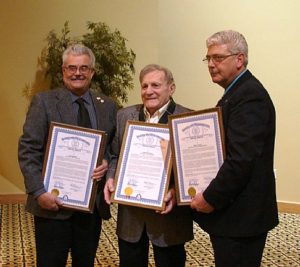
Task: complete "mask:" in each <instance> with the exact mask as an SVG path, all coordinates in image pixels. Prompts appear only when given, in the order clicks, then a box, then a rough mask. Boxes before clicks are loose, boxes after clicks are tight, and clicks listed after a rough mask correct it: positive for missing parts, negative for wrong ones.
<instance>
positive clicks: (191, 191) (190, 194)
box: [188, 187, 196, 197]
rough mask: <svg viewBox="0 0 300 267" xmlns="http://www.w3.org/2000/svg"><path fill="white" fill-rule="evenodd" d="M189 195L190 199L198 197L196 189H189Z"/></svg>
mask: <svg viewBox="0 0 300 267" xmlns="http://www.w3.org/2000/svg"><path fill="white" fill-rule="evenodd" d="M188 194H189V196H190V197H194V196H195V195H196V189H195V188H194V187H190V188H189V189H188Z"/></svg>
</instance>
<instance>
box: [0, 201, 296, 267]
mask: <svg viewBox="0 0 300 267" xmlns="http://www.w3.org/2000/svg"><path fill="white" fill-rule="evenodd" d="M0 207H1V210H0V238H1V240H0V242H1V243H0V266H3V267H7V266H23V267H24V266H26V267H32V266H35V243H34V233H33V220H32V216H31V215H30V214H29V213H26V212H25V211H24V206H23V205H22V204H2V205H0ZM112 214H113V218H112V219H110V220H109V221H105V222H104V225H103V230H102V233H101V238H100V245H99V248H98V251H97V258H96V259H95V266H112V267H114V266H118V245H117V239H116V235H115V225H116V206H115V205H113V206H112ZM194 232H195V239H194V240H193V241H191V242H189V243H187V244H186V250H187V263H186V266H187V267H188V266H194V267H196V266H205V267H210V266H212V267H213V266H214V261H213V255H212V248H211V245H210V242H209V239H208V236H207V234H206V233H204V232H203V231H202V230H201V229H200V228H199V227H198V226H197V225H195V226H194ZM67 266H71V260H70V259H69V260H68V265H67ZM149 266H155V264H154V261H153V254H152V250H151V252H150V263H149ZM261 266H263V267H265V266H272V267H273V266H282V267H293V266H300V214H289V213H281V214H280V224H279V226H278V227H276V228H275V229H274V230H273V231H271V232H270V233H269V236H268V240H267V244H266V248H265V251H264V256H263V261H262V265H261Z"/></svg>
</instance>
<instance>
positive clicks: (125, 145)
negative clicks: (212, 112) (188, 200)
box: [112, 121, 171, 210]
mask: <svg viewBox="0 0 300 267" xmlns="http://www.w3.org/2000/svg"><path fill="white" fill-rule="evenodd" d="M137 130H138V131H142V132H143V131H144V132H145V133H149V132H150V133H164V134H165V133H167V134H169V128H168V126H167V125H163V124H153V123H145V122H139V121H127V124H126V130H125V133H126V134H124V137H123V142H122V149H121V153H120V156H119V162H118V168H117V172H116V180H117V186H116V189H117V190H116V191H115V192H114V194H113V195H112V201H113V202H116V203H122V204H127V205H133V206H141V207H144V208H150V209H155V210H163V209H164V202H163V199H164V196H165V193H166V191H167V189H168V184H169V178H170V169H171V145H170V142H168V148H167V153H166V158H165V162H164V165H165V166H167V168H164V170H163V172H162V173H161V177H160V178H161V184H160V189H159V195H158V199H155V200H151V199H146V198H137V197H136V196H130V197H128V196H126V195H125V194H122V192H121V189H122V184H123V181H124V175H125V172H126V166H127V162H128V158H129V153H130V143H131V142H132V138H133V134H134V131H137ZM168 141H169V140H168Z"/></svg>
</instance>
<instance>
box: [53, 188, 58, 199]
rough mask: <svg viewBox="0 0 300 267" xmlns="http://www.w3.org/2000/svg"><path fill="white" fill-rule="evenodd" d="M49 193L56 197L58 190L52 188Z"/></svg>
mask: <svg viewBox="0 0 300 267" xmlns="http://www.w3.org/2000/svg"><path fill="white" fill-rule="evenodd" d="M51 195H53V196H55V197H58V196H59V190H58V189H56V188H53V189H52V190H51Z"/></svg>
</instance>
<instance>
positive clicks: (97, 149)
mask: <svg viewBox="0 0 300 267" xmlns="http://www.w3.org/2000/svg"><path fill="white" fill-rule="evenodd" d="M59 133H65V134H70V135H72V136H79V137H88V138H92V139H93V140H94V141H95V145H94V148H93V152H92V162H91V163H90V169H89V174H88V177H89V180H88V182H87V186H86V188H85V196H84V200H82V201H81V200H76V199H70V198H68V199H64V198H63V197H59V196H58V198H60V199H61V200H62V201H63V207H64V208H69V209H75V210H81V211H85V212H90V213H91V212H93V207H94V203H95V197H96V192H97V184H96V182H94V181H93V180H92V179H91V178H90V177H91V176H92V173H93V170H94V169H93V168H94V167H95V166H96V165H97V164H99V162H101V161H102V158H103V155H104V149H105V143H106V134H105V133H104V132H102V131H98V130H94V129H87V128H82V127H78V126H73V125H68V124H64V123H56V122H51V124H50V129H49V135H48V142H47V153H46V157H45V161H44V166H43V177H44V186H45V189H46V191H48V190H49V183H50V179H51V177H52V176H51V175H52V173H51V170H52V166H53V161H54V155H55V149H56V144H57V138H58V135H59ZM48 192H49V191H48Z"/></svg>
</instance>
